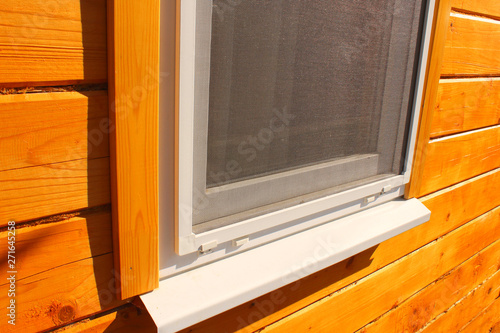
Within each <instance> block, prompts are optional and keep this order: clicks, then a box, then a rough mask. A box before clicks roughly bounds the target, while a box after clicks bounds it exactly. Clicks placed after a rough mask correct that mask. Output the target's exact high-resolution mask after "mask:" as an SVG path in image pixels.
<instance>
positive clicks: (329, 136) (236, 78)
mask: <svg viewBox="0 0 500 333" xmlns="http://www.w3.org/2000/svg"><path fill="white" fill-rule="evenodd" d="M420 12H421V1H420V0H417V1H412V0H404V1H397V0H384V1H382V0H371V1H366V0H362V1H360V0H240V1H227V0H214V1H213V7H212V20H211V22H212V27H211V29H212V30H211V50H210V83H209V117H208V124H209V126H208V147H207V149H208V150H207V175H206V182H207V187H214V186H217V185H221V184H226V183H233V182H237V181H240V180H244V179H251V178H255V177H260V176H264V175H269V174H275V173H279V172H282V171H286V170H293V169H297V168H300V167H304V166H311V165H315V164H318V163H322V162H328V161H335V160H339V159H344V158H347V157H352V156H358V155H359V156H362V155H367V156H371V155H373V156H376V157H377V165H376V168H373V165H370V166H369V167H370V168H371V169H370V170H372V171H370V173H373V176H374V175H377V174H399V173H400V172H401V168H402V163H403V162H404V161H403V156H404V153H403V149H404V145H403V141H404V138H405V128H406V127H407V122H408V113H409V112H408V111H409V104H410V102H411V99H410V92H411V84H412V77H413V71H414V67H415V61H416V53H417V52H416V44H417V43H416V41H417V38H418V36H417V35H418V29H415V28H414V27H415V22H416V21H418V22H419V21H420ZM228 171H230V172H228ZM222 174H224V175H225V176H224V177H221V175H222ZM227 175H230V177H228V176H227ZM366 176H367V174H366V173H365V174H364V175H363V177H366ZM331 177H337V178H338V179H342V178H343V177H344V175H342V174H334V175H331Z"/></svg>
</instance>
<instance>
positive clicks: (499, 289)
mask: <svg viewBox="0 0 500 333" xmlns="http://www.w3.org/2000/svg"><path fill="white" fill-rule="evenodd" d="M496 258H500V256H499V254H498V253H497V254H496ZM497 267H500V265H497ZM464 273H465V272H464ZM451 287H452V285H450V288H451ZM457 287H458V286H457ZM456 293H462V290H459V291H456ZM499 295H500V272H497V273H495V274H494V275H492V276H490V277H489V278H488V279H487V280H485V281H483V282H482V283H481V285H479V286H478V287H477V288H475V289H474V290H473V291H471V292H470V293H469V294H467V295H466V296H465V297H463V298H462V299H460V300H458V301H457V303H456V304H455V306H453V307H451V308H449V309H447V311H446V312H445V313H443V314H441V316H439V317H438V318H436V320H435V321H433V322H432V323H431V324H430V325H428V326H427V327H426V328H425V330H424V332H429V333H430V332H459V330H460V329H461V328H462V327H464V326H466V325H467V324H468V323H469V322H470V321H472V320H473V319H474V317H475V316H477V314H478V313H481V312H482V311H483V310H485V308H488V306H489V305H491V304H492V303H494V301H495V299H496V298H497V297H498V296H499ZM499 314H500V313H497V315H499ZM497 319H498V320H499V321H500V316H498V317H497ZM489 328H490V327H488V329H489ZM488 329H484V330H474V331H473V332H489V330H488Z"/></svg>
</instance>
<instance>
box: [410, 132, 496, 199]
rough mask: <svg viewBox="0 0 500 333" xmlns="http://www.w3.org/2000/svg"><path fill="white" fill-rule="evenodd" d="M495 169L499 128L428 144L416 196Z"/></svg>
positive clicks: (464, 134)
mask: <svg viewBox="0 0 500 333" xmlns="http://www.w3.org/2000/svg"><path fill="white" fill-rule="evenodd" d="M498 167H500V126H495V127H492V128H488V129H484V130H479V131H476V132H470V133H463V134H458V135H456V136H450V137H444V138H442V139H437V140H434V141H431V142H430V144H429V145H428V147H427V158H426V163H425V167H424V171H423V181H422V187H421V188H420V192H419V193H418V194H419V196H422V195H425V194H428V193H431V192H434V191H437V190H440V189H442V188H445V187H448V186H450V185H453V184H456V183H459V182H460V181H463V180H466V179H469V178H472V177H474V176H477V175H480V174H482V173H485V172H488V171H490V170H493V169H495V168H498ZM482 200H488V198H482Z"/></svg>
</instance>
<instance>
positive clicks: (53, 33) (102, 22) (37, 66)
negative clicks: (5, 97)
mask: <svg viewBox="0 0 500 333" xmlns="http://www.w3.org/2000/svg"><path fill="white" fill-rule="evenodd" d="M0 22H2V23H1V25H0V86H9V87H13V86H30V85H53V84H59V85H61V84H73V83H96V82H106V80H107V67H106V1H105V0H85V1H80V0H31V1H30V2H29V5H26V3H25V2H24V1H17V0H3V1H2V7H1V8H0Z"/></svg>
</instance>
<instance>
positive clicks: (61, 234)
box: [0, 0, 154, 333]
mask: <svg viewBox="0 0 500 333" xmlns="http://www.w3.org/2000/svg"><path fill="white" fill-rule="evenodd" d="M106 17H107V11H106V0H43V1H41V0H27V1H17V0H4V1H2V4H1V5H0V156H1V157H0V249H2V251H1V252H2V255H5V257H4V258H3V259H2V260H0V263H1V265H0V305H1V306H0V308H1V310H0V315H1V316H2V318H3V320H1V321H0V332H28V333H29V332H40V331H45V330H49V329H56V328H59V327H61V329H63V330H68V331H75V332H76V331H78V332H79V331H85V330H84V329H83V328H82V329H77V330H75V327H76V326H73V325H69V324H71V323H73V322H76V323H77V325H79V324H80V321H81V320H84V321H85V322H88V324H87V326H88V329H89V330H87V331H93V332H102V331H104V329H106V330H107V332H109V331H113V330H114V331H119V332H123V331H124V327H127V328H133V327H134V325H136V326H135V327H136V328H137V327H144V328H145V329H144V330H143V331H144V332H147V331H148V327H149V331H154V329H152V326H151V325H152V322H151V320H150V318H149V316H148V315H147V313H145V312H144V311H143V310H141V309H139V308H138V307H137V306H133V305H131V304H129V303H128V302H127V301H118V300H117V297H116V294H117V289H116V287H115V282H116V279H119V278H120V276H119V274H118V272H117V270H115V267H114V264H113V255H114V254H113V241H112V225H111V210H110V200H111V199H110V192H111V191H110V189H111V187H110V148H109V135H110V133H112V131H113V128H112V127H110V126H109V112H108V91H107V70H108V69H107V36H106V33H107V19H106ZM12 220H13V221H16V224H17V235H16V270H17V274H16V278H17V280H16V297H15V300H16V304H17V309H16V310H17V313H16V326H12V325H9V324H8V323H7V320H6V318H8V317H7V316H6V314H7V309H6V304H8V302H9V299H10V298H9V297H8V289H9V285H8V284H7V279H6V278H7V276H6V274H7V271H8V269H7V255H6V253H7V236H8V232H7V230H6V226H7V222H8V221H12ZM128 301H130V300H128ZM4 305H5V306H4ZM89 317H90V318H92V319H93V320H89V319H88V318H89ZM144 319H145V320H144ZM93 323H95V324H93ZM134 323H135V324H134ZM97 324H99V325H97ZM68 325H69V326H68ZM93 327H95V328H93Z"/></svg>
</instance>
